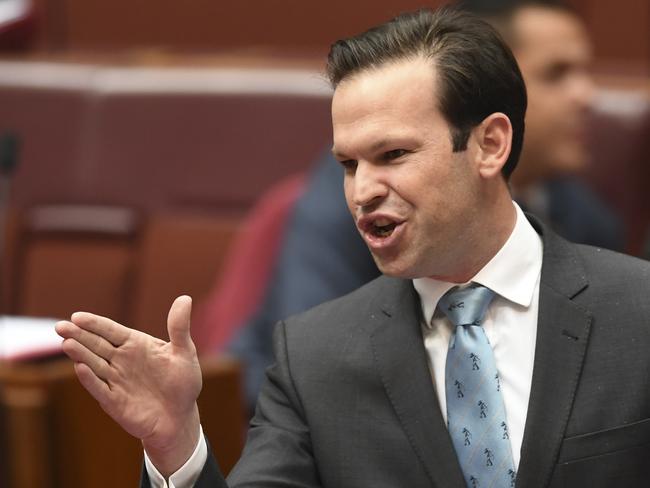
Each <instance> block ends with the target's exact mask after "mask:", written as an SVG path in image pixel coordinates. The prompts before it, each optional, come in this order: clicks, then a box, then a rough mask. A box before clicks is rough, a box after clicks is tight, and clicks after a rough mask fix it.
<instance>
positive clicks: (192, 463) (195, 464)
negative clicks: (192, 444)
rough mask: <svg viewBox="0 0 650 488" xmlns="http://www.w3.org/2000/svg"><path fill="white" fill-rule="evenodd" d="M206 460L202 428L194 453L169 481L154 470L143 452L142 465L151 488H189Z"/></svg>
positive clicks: (205, 445)
mask: <svg viewBox="0 0 650 488" xmlns="http://www.w3.org/2000/svg"><path fill="white" fill-rule="evenodd" d="M207 459H208V446H207V444H206V442H205V436H204V435H203V428H202V427H200V431H199V442H198V444H197V445H196V448H195V449H194V452H193V453H192V455H191V456H190V458H189V459H188V460H187V461H185V464H183V466H181V467H180V468H179V469H178V471H176V472H175V473H173V474H172V475H171V476H170V477H169V481H167V480H165V478H164V477H163V475H162V474H160V471H158V470H157V469H156V467H155V466H154V465H153V463H152V462H151V459H149V456H147V452H146V451H145V453H144V465H145V468H146V470H147V474H148V475H149V482H150V483H151V488H191V487H192V486H194V483H196V480H197V479H199V476H200V475H201V471H202V470H203V465H205V462H206V461H207Z"/></svg>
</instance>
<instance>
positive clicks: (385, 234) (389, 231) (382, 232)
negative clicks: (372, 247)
mask: <svg viewBox="0 0 650 488" xmlns="http://www.w3.org/2000/svg"><path fill="white" fill-rule="evenodd" d="M393 230H394V228H385V227H383V228H381V229H377V230H376V231H375V233H376V234H377V235H378V236H379V237H388V236H389V235H391V234H392V233H393Z"/></svg>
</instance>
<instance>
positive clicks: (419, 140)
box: [332, 59, 481, 278]
mask: <svg viewBox="0 0 650 488" xmlns="http://www.w3.org/2000/svg"><path fill="white" fill-rule="evenodd" d="M436 87H437V83H436V78H435V67H434V66H433V65H432V62H431V61H430V60H423V59H415V60H406V61H398V62H394V63H389V64H386V65H384V66H382V67H380V68H378V69H373V70H369V71H365V72H362V73H359V74H356V75H354V76H352V77H351V78H349V79H346V80H344V81H343V82H342V83H340V84H339V86H338V87H337V89H336V91H335V93H334V98H333V102H332V122H333V129H334V149H333V152H334V155H335V156H336V158H337V159H338V160H339V161H341V163H342V164H343V166H344V167H345V179H344V188H345V197H346V200H347V203H348V207H349V208H350V211H351V213H352V215H353V217H354V218H355V221H356V223H357V227H358V229H359V231H360V233H361V235H362V236H363V238H364V240H365V242H366V244H367V245H368V247H369V248H370V251H371V252H372V255H373V257H374V259H375V261H376V262H377V265H378V266H379V268H380V269H381V270H382V272H384V273H385V274H388V275H392V276H398V277H402V278H415V277H421V276H435V277H440V278H445V277H446V278H450V277H453V274H454V271H455V269H457V267H458V264H459V260H460V259H462V256H467V254H466V252H467V249H466V248H468V247H471V246H472V245H476V242H475V239H474V235H475V233H476V229H475V220H476V219H477V216H476V213H475V210H476V209H477V207H478V206H479V205H480V195H481V191H480V178H479V175H478V172H477V170H476V169H475V168H474V165H473V164H472V162H471V161H472V157H471V154H472V152H473V150H472V148H471V144H470V147H469V148H468V150H466V151H463V152H459V153H453V152H452V144H451V136H450V130H449V125H448V124H447V122H446V121H445V119H444V118H443V116H442V114H441V113H440V111H439V109H438V104H437V88H436Z"/></svg>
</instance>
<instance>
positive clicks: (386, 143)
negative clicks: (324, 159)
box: [332, 137, 407, 159]
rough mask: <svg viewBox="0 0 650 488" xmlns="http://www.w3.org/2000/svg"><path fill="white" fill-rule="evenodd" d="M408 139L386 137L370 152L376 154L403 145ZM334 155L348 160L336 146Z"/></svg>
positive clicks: (371, 147) (333, 148) (374, 144)
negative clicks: (387, 148)
mask: <svg viewBox="0 0 650 488" xmlns="http://www.w3.org/2000/svg"><path fill="white" fill-rule="evenodd" d="M406 139H407V138H406V137H393V138H388V137H385V138H383V139H380V140H378V141H377V142H375V143H373V144H372V145H371V146H370V152H373V153H375V152H379V151H381V150H382V149H384V148H386V147H390V146H394V145H400V144H403V143H404V142H405V141H406ZM332 154H333V155H334V157H335V158H337V159H344V158H346V156H345V155H344V154H343V153H339V152H338V151H337V150H336V146H332Z"/></svg>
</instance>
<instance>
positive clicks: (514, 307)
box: [145, 202, 542, 488]
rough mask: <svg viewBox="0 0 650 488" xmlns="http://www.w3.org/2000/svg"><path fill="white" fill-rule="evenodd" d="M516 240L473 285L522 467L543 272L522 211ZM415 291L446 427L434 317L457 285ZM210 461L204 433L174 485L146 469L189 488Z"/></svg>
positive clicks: (177, 487)
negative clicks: (484, 299)
mask: <svg viewBox="0 0 650 488" xmlns="http://www.w3.org/2000/svg"><path fill="white" fill-rule="evenodd" d="M513 205H514V206H515V208H516V213H517V220H516V223H515V227H514V229H513V231H512V234H511V235H510V237H509V238H508V240H507V241H506V243H505V244H504V245H503V247H502V248H501V249H500V250H499V252H498V253H497V254H496V255H495V256H494V257H493V258H492V259H491V260H490V262H488V263H487V264H486V265H485V266H484V267H483V269H481V271H479V272H478V273H477V274H476V276H474V278H472V279H471V280H470V282H475V283H480V284H481V285H483V286H486V287H488V288H490V289H491V290H493V291H494V292H495V293H496V295H497V296H495V298H494V300H493V301H492V303H491V305H490V307H489V308H488V311H487V314H486V316H485V320H484V323H483V328H484V329H485V333H486V334H487V336H488V339H489V340H490V344H491V345H492V348H493V350H494V358H495V361H496V366H497V370H498V371H499V378H500V380H501V391H502V393H503V402H504V404H505V409H506V416H507V419H508V429H509V433H510V442H511V444H512V455H513V460H514V463H515V468H517V467H518V466H519V459H520V457H521V453H520V451H521V443H522V440H523V436H524V425H525V424H526V413H527V410H528V398H529V396H530V387H531V382H532V377H533V361H534V359H535V339H536V333H537V311H538V300H539V278H540V274H541V269H542V240H541V238H540V237H539V235H537V233H536V232H535V230H534V229H533V228H532V226H531V225H530V224H529V223H528V220H526V217H525V216H524V214H523V212H522V211H521V209H520V208H519V206H518V205H517V204H516V203H514V202H513ZM413 285H414V286H415V289H416V290H417V292H418V294H419V295H420V300H421V303H422V314H423V317H424V325H423V327H422V330H423V337H424V345H425V347H426V349H427V353H428V355H429V364H430V367H431V375H432V378H433V383H434V385H435V387H436V391H437V393H438V400H439V401H440V410H441V411H442V415H443V417H444V418H445V422H446V421H447V403H446V399H445V361H446V359H447V349H448V347H449V339H450V337H451V334H452V325H451V323H450V322H449V320H448V319H447V318H446V317H444V316H443V315H442V314H439V313H434V312H435V311H436V307H437V305H438V300H439V299H440V298H441V297H442V295H444V294H445V293H446V292H447V291H448V290H449V289H450V288H452V287H454V286H458V283H447V282H443V281H438V280H434V279H431V278H418V279H415V280H413ZM206 459H207V445H206V442H205V438H204V436H203V431H201V435H200V438H199V443H198V445H197V446H196V449H195V450H194V453H193V454H192V456H191V457H190V459H188V460H187V462H186V463H185V464H184V465H183V466H182V467H181V468H180V469H179V470H178V471H176V472H175V473H174V474H173V475H172V476H170V478H169V481H166V480H165V478H164V477H163V476H162V475H161V474H160V473H159V472H158V470H157V469H156V467H155V466H154V465H153V464H152V463H151V461H150V460H149V458H148V457H147V456H146V453H145V466H146V469H147V473H148V474H149V479H150V481H151V486H152V487H153V488H190V487H191V486H192V485H193V484H194V482H195V481H196V480H197V479H198V477H199V475H200V473H201V470H202V469H203V465H204V464H205V461H206Z"/></svg>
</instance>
